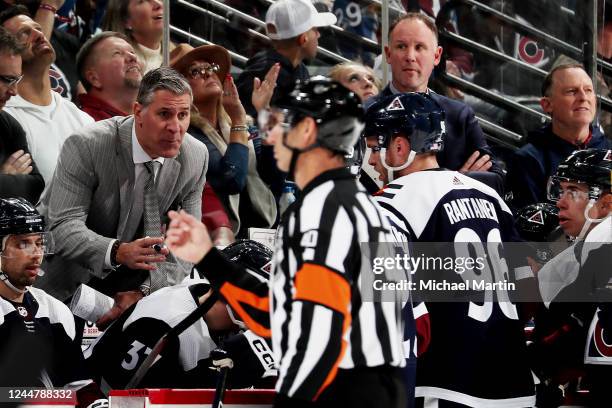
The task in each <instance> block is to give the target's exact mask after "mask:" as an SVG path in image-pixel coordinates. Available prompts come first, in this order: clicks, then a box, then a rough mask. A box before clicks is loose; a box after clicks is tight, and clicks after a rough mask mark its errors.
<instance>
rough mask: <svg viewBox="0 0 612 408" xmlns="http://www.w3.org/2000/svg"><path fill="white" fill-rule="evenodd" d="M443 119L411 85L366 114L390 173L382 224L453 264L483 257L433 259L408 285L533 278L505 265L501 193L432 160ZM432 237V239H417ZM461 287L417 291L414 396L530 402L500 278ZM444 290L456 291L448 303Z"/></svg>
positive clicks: (375, 159) (517, 327)
mask: <svg viewBox="0 0 612 408" xmlns="http://www.w3.org/2000/svg"><path fill="white" fill-rule="evenodd" d="M443 121H444V112H443V111H442V110H441V108H440V107H439V106H438V104H437V103H436V102H435V101H434V100H433V99H432V98H431V97H430V96H429V95H427V94H419V93H410V94H396V95H392V96H388V97H385V98H383V99H381V100H380V101H378V102H376V103H375V104H373V105H372V106H371V107H370V108H369V109H368V111H367V113H366V128H365V131H364V136H365V137H366V142H367V145H368V147H370V148H371V149H372V155H371V156H370V157H371V158H370V162H371V164H372V165H374V166H375V167H376V168H377V169H380V170H381V173H383V175H386V176H388V178H389V180H390V182H389V183H388V184H387V185H386V186H385V187H384V188H383V189H382V190H381V191H380V192H379V193H378V194H377V196H376V198H377V201H378V203H379V204H380V205H381V207H383V208H385V209H386V210H387V212H388V214H389V217H390V219H391V224H392V225H395V226H396V227H397V228H398V229H403V230H405V231H406V232H407V234H408V235H409V236H410V237H412V240H413V241H414V244H413V245H414V247H413V248H412V249H411V252H413V256H414V255H418V254H419V252H420V250H421V249H425V250H427V248H434V247H435V248H439V252H433V253H432V255H434V256H438V257H439V256H443V255H442V254H444V253H446V254H448V255H450V256H451V257H452V258H451V259H454V260H455V261H457V264H458V261H459V260H461V259H460V258H463V259H464V260H465V259H467V258H468V257H470V256H471V255H472V254H474V256H475V259H474V258H472V259H473V260H476V261H477V260H478V259H479V258H480V259H481V261H482V262H483V263H482V266H480V267H478V266H477V265H478V263H477V262H476V263H474V264H472V265H473V266H472V267H470V266H468V265H467V264H464V266H465V268H464V270H463V271H462V273H458V272H455V271H454V270H451V271H447V270H444V268H441V267H438V268H433V269H431V270H427V271H416V272H415V275H414V276H415V278H416V279H415V280H416V283H417V288H419V287H421V286H420V284H421V282H424V283H427V282H431V281H432V277H436V279H438V278H439V280H440V281H443V280H444V281H446V282H453V283H456V284H459V283H466V282H467V285H470V284H474V283H475V282H482V281H483V280H484V281H488V282H498V281H501V280H502V279H507V280H508V281H511V282H514V281H515V280H518V279H519V278H522V277H532V273H531V269H530V268H528V267H526V266H525V265H526V259H524V262H523V264H522V265H521V264H517V265H516V268H511V267H509V265H508V262H507V260H506V259H505V258H504V248H503V247H502V245H500V244H501V243H502V242H507V241H514V240H518V239H519V238H518V236H517V234H516V231H515V229H514V226H513V217H512V214H511V212H510V210H509V209H508V206H507V205H506V204H505V203H504V201H503V200H502V199H501V197H499V195H498V194H497V193H496V192H495V191H494V190H493V189H492V188H490V187H488V186H486V185H485V184H483V183H481V182H478V181H476V180H474V179H472V178H470V177H467V176H465V175H463V174H461V173H459V172H456V171H449V170H445V169H441V168H439V166H438V162H437V159H436V153H437V152H439V151H440V150H441V149H442V148H443V142H444V127H443V123H444V122H443ZM449 148H452V146H449ZM436 242H437V243H440V244H435V245H431V244H427V247H426V246H425V245H421V246H419V245H418V244H419V243H436ZM443 243H446V244H443ZM417 248H418V250H417ZM485 249H487V250H488V254H487V253H485ZM436 251H438V249H436ZM487 255H488V256H489V258H488V259H487V257H486V256H487ZM476 269H478V271H477V270H476ZM460 290H461V289H459V290H458V291H456V292H452V293H451V291H447V292H444V294H445V295H446V296H445V297H442V298H441V300H445V301H433V299H432V298H429V297H426V298H425V300H426V305H427V309H428V312H429V321H430V324H431V326H430V327H431V337H430V343H429V347H428V349H427V350H426V351H425V352H424V353H423V354H422V355H420V356H419V358H418V360H417V379H416V380H417V387H416V396H417V397H422V398H419V400H418V401H417V402H418V403H421V404H424V405H425V406H440V407H443V406H453V407H455V406H464V405H467V406H474V407H484V406H486V407H527V406H533V405H534V403H535V395H534V384H533V380H532V377H531V373H530V371H529V366H528V362H527V360H526V347H525V339H524V334H523V327H522V323H521V321H520V320H519V316H518V312H517V308H516V306H515V305H514V304H513V303H511V302H510V301H509V299H510V295H509V294H508V293H507V291H506V290H504V286H503V285H499V286H498V288H496V289H495V290H475V289H474V290H473V291H472V292H469V291H468V292H465V293H464V292H460ZM424 294H425V295H432V294H437V295H438V296H440V295H441V293H440V292H437V293H433V292H431V291H430V292H427V293H424ZM468 294H470V295H471V296H468ZM452 296H456V297H457V299H454V300H455V302H453V303H450V302H448V301H449V300H451V297H452ZM438 300H440V299H438ZM458 300H459V301H458ZM417 327H418V325H417ZM419 338H420V337H419ZM438 404H439V405H438ZM457 404H459V405H457Z"/></svg>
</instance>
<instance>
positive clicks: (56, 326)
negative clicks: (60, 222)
mask: <svg viewBox="0 0 612 408" xmlns="http://www.w3.org/2000/svg"><path fill="white" fill-rule="evenodd" d="M44 230H45V222H44V219H43V217H41V216H40V214H38V212H37V211H36V209H35V208H34V207H33V206H32V204H30V203H29V202H27V201H25V200H24V199H22V198H9V199H0V241H1V242H2V243H1V248H0V257H1V258H2V262H0V265H1V266H0V310H1V311H2V312H1V317H0V333H1V335H0V355H1V356H2V362H1V363H0V384H2V386H7V387H8V386H13V387H15V386H19V387H43V388H52V387H53V388H60V387H64V386H69V385H70V384H71V383H75V382H77V381H78V382H81V383H82V385H85V387H84V388H83V387H81V388H80V389H79V391H77V393H76V394H77V400H78V403H79V405H78V406H79V407H87V406H90V404H91V403H94V402H95V403H97V404H96V406H108V402H107V401H104V402H105V403H106V405H101V403H102V401H101V400H102V397H103V395H102V393H101V392H100V389H99V388H98V386H97V385H96V384H95V383H92V382H91V381H87V382H89V384H87V382H83V380H87V379H88V376H87V375H86V374H85V366H84V363H83V354H82V353H81V349H80V347H79V345H78V344H76V343H75V342H74V341H73V340H74V337H75V327H74V318H73V316H72V313H70V310H69V309H68V307H66V305H64V304H63V303H62V302H60V301H59V300H57V299H55V298H53V297H51V296H49V295H48V294H47V293H45V292H44V291H42V290H40V289H38V288H33V287H32V284H33V283H34V282H35V281H36V279H37V276H39V274H40V263H41V261H42V259H43V256H44V255H45V254H48V253H50V252H52V248H51V246H52V242H53V241H52V240H51V239H50V237H49V233H46V232H44Z"/></svg>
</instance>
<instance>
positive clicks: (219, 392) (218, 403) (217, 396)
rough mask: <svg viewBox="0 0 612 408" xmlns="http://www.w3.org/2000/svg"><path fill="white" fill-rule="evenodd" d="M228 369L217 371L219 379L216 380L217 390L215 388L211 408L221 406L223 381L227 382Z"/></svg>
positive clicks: (223, 391) (223, 388)
mask: <svg viewBox="0 0 612 408" xmlns="http://www.w3.org/2000/svg"><path fill="white" fill-rule="evenodd" d="M229 370H230V368H229V367H223V368H221V370H220V371H219V377H218V378H217V388H215V399H214V400H213V403H212V406H211V407H212V408H221V407H222V406H223V397H224V396H225V381H226V380H227V374H228V373H229Z"/></svg>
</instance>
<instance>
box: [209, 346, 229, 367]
mask: <svg viewBox="0 0 612 408" xmlns="http://www.w3.org/2000/svg"><path fill="white" fill-rule="evenodd" d="M210 359H211V361H212V364H213V366H212V367H210V369H211V370H217V371H220V370H221V369H222V368H226V367H227V368H233V367H234V361H233V360H232V358H231V357H230V355H229V353H228V352H227V351H226V350H223V349H214V350H213V351H211V352H210Z"/></svg>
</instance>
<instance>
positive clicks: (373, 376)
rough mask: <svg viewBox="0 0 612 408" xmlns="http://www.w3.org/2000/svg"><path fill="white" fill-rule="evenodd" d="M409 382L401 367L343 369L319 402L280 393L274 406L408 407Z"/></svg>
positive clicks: (325, 407) (327, 407) (337, 407)
mask: <svg viewBox="0 0 612 408" xmlns="http://www.w3.org/2000/svg"><path fill="white" fill-rule="evenodd" d="M406 403H407V402H406V385H405V384H404V382H403V376H402V370H401V368H397V367H388V366H382V367H360V368H354V369H351V370H342V369H339V370H338V373H337V375H336V378H335V379H334V382H332V383H331V384H330V385H329V387H327V389H325V391H323V393H322V394H321V395H320V397H319V398H318V399H317V401H316V402H310V401H304V400H299V399H296V398H288V397H287V396H285V395H281V394H277V396H276V398H275V401H274V408H306V407H308V408H340V407H342V408H372V407H377V408H378V407H380V408H387V407H388V408H405V407H406Z"/></svg>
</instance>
